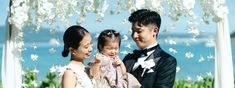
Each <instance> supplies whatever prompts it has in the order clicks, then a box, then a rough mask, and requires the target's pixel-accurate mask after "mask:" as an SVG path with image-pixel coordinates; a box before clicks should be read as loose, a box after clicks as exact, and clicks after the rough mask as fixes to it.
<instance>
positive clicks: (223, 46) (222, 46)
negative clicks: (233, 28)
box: [215, 0, 234, 88]
mask: <svg viewBox="0 0 235 88" xmlns="http://www.w3.org/2000/svg"><path fill="white" fill-rule="evenodd" d="M220 1H223V0H220ZM218 2H219V0H217V3H218ZM233 75H234V74H233V62H232V52H231V40H230V33H229V26H228V19H227V14H226V15H224V17H223V18H222V20H221V21H220V22H218V23H217V31H216V46H215V88H234V83H233V81H234V78H233Z"/></svg>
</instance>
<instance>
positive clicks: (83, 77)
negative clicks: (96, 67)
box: [61, 64, 93, 88]
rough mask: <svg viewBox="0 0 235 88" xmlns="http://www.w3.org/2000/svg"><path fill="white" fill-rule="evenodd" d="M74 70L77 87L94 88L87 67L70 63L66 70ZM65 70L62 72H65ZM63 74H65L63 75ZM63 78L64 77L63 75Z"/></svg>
mask: <svg viewBox="0 0 235 88" xmlns="http://www.w3.org/2000/svg"><path fill="white" fill-rule="evenodd" d="M68 69H69V70H72V71H73V72H74V74H76V77H77V83H76V88H93V84H92V81H91V79H90V78H89V77H88V75H87V73H86V71H85V67H81V66H79V65H76V64H69V65H67V66H65V69H64V71H66V70H68ZM64 71H63V73H62V74H64ZM62 76H63V75H62ZM61 78H62V77H61Z"/></svg>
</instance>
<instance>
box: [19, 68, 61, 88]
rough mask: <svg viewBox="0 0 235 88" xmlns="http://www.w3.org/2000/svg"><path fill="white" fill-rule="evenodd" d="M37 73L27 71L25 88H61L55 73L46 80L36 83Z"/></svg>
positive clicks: (50, 74)
mask: <svg viewBox="0 0 235 88" xmlns="http://www.w3.org/2000/svg"><path fill="white" fill-rule="evenodd" d="M36 80H37V73H35V72H34V71H32V70H26V71H25V75H24V78H23V88H60V85H59V81H58V77H57V75H56V74H55V73H48V74H47V76H46V79H44V80H42V81H41V82H39V84H38V83H36Z"/></svg>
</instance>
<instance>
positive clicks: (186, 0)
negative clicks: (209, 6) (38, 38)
mask: <svg viewBox="0 0 235 88" xmlns="http://www.w3.org/2000/svg"><path fill="white" fill-rule="evenodd" d="M183 5H184V7H185V8H186V9H187V10H190V9H193V8H194V5H195V0H183Z"/></svg>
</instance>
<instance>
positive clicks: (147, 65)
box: [140, 59, 155, 76]
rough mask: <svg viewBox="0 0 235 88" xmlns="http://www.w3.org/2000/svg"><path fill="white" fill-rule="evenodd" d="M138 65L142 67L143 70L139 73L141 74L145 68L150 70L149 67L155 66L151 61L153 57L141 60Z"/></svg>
mask: <svg viewBox="0 0 235 88" xmlns="http://www.w3.org/2000/svg"><path fill="white" fill-rule="evenodd" d="M140 65H141V67H142V68H144V71H143V73H142V75H141V76H143V75H144V73H145V71H146V70H147V69H149V70H151V67H153V66H155V62H154V61H153V59H150V60H147V61H144V62H141V63H140Z"/></svg>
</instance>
